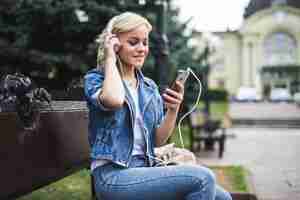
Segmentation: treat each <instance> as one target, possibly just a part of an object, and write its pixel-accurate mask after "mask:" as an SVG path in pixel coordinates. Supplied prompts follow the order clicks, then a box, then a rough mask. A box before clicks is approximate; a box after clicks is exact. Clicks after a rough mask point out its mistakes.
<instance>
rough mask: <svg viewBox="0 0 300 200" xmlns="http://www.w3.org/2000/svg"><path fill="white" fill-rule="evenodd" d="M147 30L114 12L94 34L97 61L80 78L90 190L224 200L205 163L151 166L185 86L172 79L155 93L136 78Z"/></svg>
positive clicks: (139, 20)
mask: <svg viewBox="0 0 300 200" xmlns="http://www.w3.org/2000/svg"><path fill="white" fill-rule="evenodd" d="M151 29H152V27H151V25H150V23H149V22H148V21H147V20H146V19H145V18H144V17H142V16H140V15H137V14H135V13H130V12H125V13H122V14H120V15H118V16H115V17H113V18H112V19H111V20H110V21H109V22H108V24H107V26H106V28H105V29H104V30H103V32H102V33H101V34H100V36H99V38H98V42H99V49H98V58H97V63H98V66H97V68H96V69H94V70H91V71H89V72H88V73H87V74H86V76H85V95H86V99H87V104H88V108H89V142H90V146H91V159H92V164H91V169H92V173H93V177H94V180H95V189H96V194H97V196H98V197H99V198H100V196H101V200H150V199H151V200H152V199H163V200H174V199H182V200H183V199H186V200H194V199H195V200H196V199H197V200H230V199H231V196H230V195H229V193H228V192H226V191H224V190H223V189H221V188H220V187H218V186H216V181H215V176H214V174H213V173H212V171H211V170H209V169H207V168H205V167H202V166H184V165H178V166H176V165H175V166H165V167H155V164H156V163H157V159H156V158H155V155H154V147H157V146H161V145H163V144H165V142H166V141H167V139H168V138H169V137H170V135H171V134H172V131H173V129H174V126H175V122H176V117H177V114H178V110H179V107H180V104H181V102H182V100H183V93H184V86H183V85H182V84H180V83H179V82H177V83H176V90H171V89H170V88H168V89H166V91H165V93H164V94H163V95H162V96H160V94H159V92H158V88H157V86H156V84H155V83H154V82H153V81H152V80H150V79H149V78H146V77H144V76H143V74H142V72H141V67H142V66H143V64H144V61H145V59H146V57H147V55H148V52H149V45H148V43H149V37H148V36H149V32H150V31H151ZM164 104H165V106H166V108H167V111H166V113H164V109H163V105H164Z"/></svg>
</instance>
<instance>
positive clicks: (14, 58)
mask: <svg viewBox="0 0 300 200" xmlns="http://www.w3.org/2000/svg"><path fill="white" fill-rule="evenodd" d="M145 2H146V4H145V5H143V8H142V9H141V7H142V5H139V1H138V0H121V1H120V0H3V1H1V2H0V66H1V69H0V76H1V75H3V74H6V73H13V72H16V71H19V72H22V73H24V74H26V75H29V76H30V77H32V78H33V79H34V80H36V81H37V82H38V83H39V84H41V85H42V86H43V87H46V88H51V89H57V88H63V87H65V86H66V85H67V84H68V83H69V82H70V81H71V80H72V79H74V78H76V77H82V75H83V74H84V73H85V72H86V71H87V70H88V69H90V68H92V67H94V66H95V64H96V63H95V61H96V50H97V46H96V43H95V38H96V35H97V34H99V32H100V31H101V30H102V29H103V28H104V26H105V24H106V23H107V21H108V20H109V19H110V18H111V17H112V16H114V15H116V14H118V13H120V12H123V11H134V12H138V13H141V14H142V15H144V16H146V17H147V18H148V19H149V20H150V21H151V23H152V24H153V25H154V30H153V31H152V33H151V35H150V40H151V41H150V44H151V46H150V50H151V53H150V56H149V59H148V60H147V62H146V64H145V67H144V69H143V70H144V72H145V73H146V75H148V76H150V77H151V78H153V79H155V74H154V69H155V67H156V66H155V62H154V55H155V52H156V51H157V48H158V45H159V41H156V39H157V37H156V34H157V27H156V24H157V23H156V22H157V13H156V7H155V6H156V5H155V1H145ZM78 11H80V12H81V14H82V13H83V14H85V15H86V16H87V17H88V20H87V21H80V19H79V18H78V16H77V15H76V13H78ZM178 12H179V10H178V9H177V8H173V7H169V10H168V17H167V26H168V31H167V32H168V37H169V47H170V55H169V58H170V59H169V61H170V62H169V64H170V66H171V68H170V69H171V72H170V76H169V77H166V78H167V79H169V80H171V79H172V78H173V77H174V75H175V71H176V69H177V68H185V67H187V66H189V67H198V65H197V61H195V60H194V59H193V56H192V55H193V49H192V48H190V47H188V46H187V41H188V39H189V37H190V35H186V34H184V32H185V29H186V24H187V23H181V22H179V21H178V17H177V15H178Z"/></svg>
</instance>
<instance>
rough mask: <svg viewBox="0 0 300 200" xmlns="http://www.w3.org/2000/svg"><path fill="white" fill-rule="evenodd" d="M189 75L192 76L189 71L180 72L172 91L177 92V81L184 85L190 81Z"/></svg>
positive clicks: (173, 83)
mask: <svg viewBox="0 0 300 200" xmlns="http://www.w3.org/2000/svg"><path fill="white" fill-rule="evenodd" d="M189 75H190V71H188V70H178V71H177V75H176V79H175V80H174V81H173V82H172V85H171V89H175V90H176V84H175V82H176V81H179V82H180V83H182V84H183V85H184V83H185V81H186V80H187V79H188V77H189Z"/></svg>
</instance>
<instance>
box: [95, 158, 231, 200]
mask: <svg viewBox="0 0 300 200" xmlns="http://www.w3.org/2000/svg"><path fill="white" fill-rule="evenodd" d="M93 176H94V180H95V190H96V195H97V197H98V199H101V200H153V199H158V200H176V199H178V200H232V198H231V196H230V194H229V193H228V192H226V191H225V190H223V189H222V188H221V187H219V186H217V185H216V180H215V176H214V174H213V172H212V171H211V170H210V169H208V168H205V167H201V166H188V165H186V166H184V165H172V166H164V167H148V166H147V162H146V159H144V158H143V157H139V156H135V157H133V159H132V162H131V165H130V167H129V168H124V167H120V166H118V165H115V164H106V165H104V166H101V167H97V168H96V169H95V170H94V171H93Z"/></svg>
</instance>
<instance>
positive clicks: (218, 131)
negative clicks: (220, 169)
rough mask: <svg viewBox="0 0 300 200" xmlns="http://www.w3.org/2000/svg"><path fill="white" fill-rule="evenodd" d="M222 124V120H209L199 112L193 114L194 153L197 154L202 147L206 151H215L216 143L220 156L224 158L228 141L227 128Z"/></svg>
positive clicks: (191, 116)
mask: <svg viewBox="0 0 300 200" xmlns="http://www.w3.org/2000/svg"><path fill="white" fill-rule="evenodd" d="M221 124H222V123H221V121H220V120H213V119H209V118H208V117H206V116H205V115H204V114H203V112H201V111H199V110H196V111H194V112H193V113H191V114H190V117H189V126H190V136H191V141H192V151H193V152H197V151H199V150H200V149H201V148H202V146H204V149H205V150H214V148H215V143H218V146H219V149H218V150H219V153H218V156H219V158H222V157H223V153H224V148H225V141H226V128H224V127H222V126H221Z"/></svg>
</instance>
